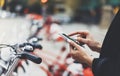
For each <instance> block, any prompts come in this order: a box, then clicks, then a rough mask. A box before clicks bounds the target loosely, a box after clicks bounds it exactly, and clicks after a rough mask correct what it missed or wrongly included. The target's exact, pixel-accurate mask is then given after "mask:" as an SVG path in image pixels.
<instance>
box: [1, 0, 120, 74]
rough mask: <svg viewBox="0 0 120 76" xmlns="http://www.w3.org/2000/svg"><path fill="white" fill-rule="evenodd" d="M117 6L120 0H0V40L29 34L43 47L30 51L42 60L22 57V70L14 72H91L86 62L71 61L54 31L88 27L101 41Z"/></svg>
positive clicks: (7, 41)
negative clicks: (26, 59)
mask: <svg viewBox="0 0 120 76" xmlns="http://www.w3.org/2000/svg"><path fill="white" fill-rule="evenodd" d="M119 8H120V0H0V44H2V43H5V44H15V43H20V42H24V41H26V39H27V38H29V37H31V36H37V37H40V38H42V39H43V40H42V41H40V42H39V44H41V45H42V46H43V49H42V50H36V51H35V52H34V53H35V54H36V55H37V56H39V57H41V58H42V60H43V61H42V63H41V64H35V63H33V62H31V61H28V62H29V65H27V64H26V63H25V62H24V61H23V62H21V64H22V65H23V66H24V68H25V72H24V71H23V69H22V68H21V67H19V68H18V72H16V74H15V75H14V76H93V74H92V70H91V69H90V67H89V66H87V65H85V64H81V63H78V62H74V60H73V59H72V58H71V57H70V55H69V46H68V44H67V43H66V42H65V41H64V39H62V38H61V37H60V36H59V35H58V34H59V33H66V34H69V33H71V32H74V31H79V30H89V31H90V32H91V33H92V34H93V36H94V38H95V39H96V40H98V41H100V42H101V43H102V42H103V40H104V37H105V34H106V32H107V29H108V27H109V25H110V23H111V21H112V20H113V18H114V16H115V14H116V13H117V11H118V10H119ZM36 25H37V26H36ZM41 28H42V29H41ZM85 48H86V50H87V52H88V54H90V55H91V56H93V57H99V54H98V53H96V52H92V51H91V50H90V49H89V48H88V47H87V46H85Z"/></svg>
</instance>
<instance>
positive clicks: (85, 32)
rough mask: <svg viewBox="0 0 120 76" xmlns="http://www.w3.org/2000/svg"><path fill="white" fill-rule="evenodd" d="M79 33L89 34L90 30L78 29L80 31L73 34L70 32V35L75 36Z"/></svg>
mask: <svg viewBox="0 0 120 76" xmlns="http://www.w3.org/2000/svg"><path fill="white" fill-rule="evenodd" d="M78 34H82V35H88V34H89V32H88V31H87V30H84V31H82V30H81V31H78V32H73V33H71V34H68V35H69V36H73V35H78Z"/></svg>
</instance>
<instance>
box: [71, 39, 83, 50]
mask: <svg viewBox="0 0 120 76" xmlns="http://www.w3.org/2000/svg"><path fill="white" fill-rule="evenodd" d="M69 44H70V49H71V50H73V48H76V49H78V50H81V49H82V48H81V46H80V45H78V44H76V43H75V42H73V41H70V42H69Z"/></svg>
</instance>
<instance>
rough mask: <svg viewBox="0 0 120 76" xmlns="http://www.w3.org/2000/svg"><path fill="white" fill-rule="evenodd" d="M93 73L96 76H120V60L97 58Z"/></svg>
mask: <svg viewBox="0 0 120 76" xmlns="http://www.w3.org/2000/svg"><path fill="white" fill-rule="evenodd" d="M92 71H93V73H94V76H120V59H119V58H117V59H115V58H95V59H94V60H93V64H92Z"/></svg>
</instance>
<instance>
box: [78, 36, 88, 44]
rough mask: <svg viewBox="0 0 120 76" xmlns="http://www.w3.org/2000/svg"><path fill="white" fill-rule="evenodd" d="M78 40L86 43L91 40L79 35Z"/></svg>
mask: <svg viewBox="0 0 120 76" xmlns="http://www.w3.org/2000/svg"><path fill="white" fill-rule="evenodd" d="M77 41H78V42H82V43H85V44H86V43H88V42H89V40H88V39H85V38H81V37H78V38H77Z"/></svg>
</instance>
